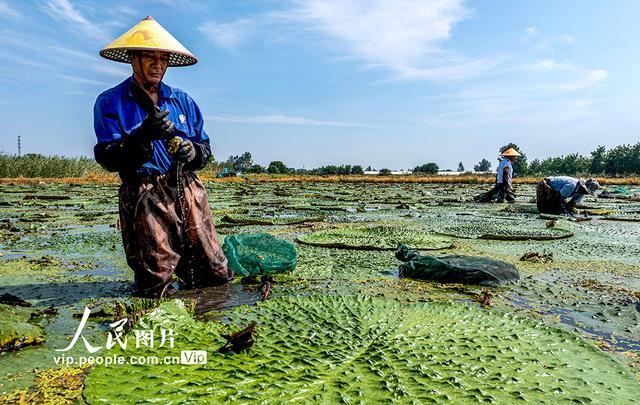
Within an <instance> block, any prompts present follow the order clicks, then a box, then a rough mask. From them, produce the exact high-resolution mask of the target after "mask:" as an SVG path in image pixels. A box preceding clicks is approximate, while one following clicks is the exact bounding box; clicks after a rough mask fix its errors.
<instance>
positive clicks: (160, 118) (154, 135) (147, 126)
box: [122, 107, 174, 166]
mask: <svg viewBox="0 0 640 405" xmlns="http://www.w3.org/2000/svg"><path fill="white" fill-rule="evenodd" d="M168 114H169V110H164V111H160V110H159V109H158V108H157V107H156V111H154V112H153V113H151V114H149V115H147V117H146V118H145V119H144V121H142V123H141V124H140V126H139V127H138V128H136V129H134V130H133V131H131V133H130V134H129V136H126V137H125V138H124V141H123V144H122V146H123V149H124V150H125V154H126V156H128V159H130V162H129V163H131V164H133V165H134V166H139V165H140V164H142V163H145V162H147V161H149V160H150V159H151V156H152V155H153V143H152V142H151V141H153V140H156V139H164V138H167V137H169V136H171V135H172V134H173V128H174V125H173V122H171V121H170V120H169V119H167V115H168Z"/></svg>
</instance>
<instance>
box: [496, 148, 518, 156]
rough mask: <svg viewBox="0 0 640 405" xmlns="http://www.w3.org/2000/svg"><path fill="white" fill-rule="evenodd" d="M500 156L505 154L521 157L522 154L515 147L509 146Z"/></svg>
mask: <svg viewBox="0 0 640 405" xmlns="http://www.w3.org/2000/svg"><path fill="white" fill-rule="evenodd" d="M500 156H504V157H519V156H522V155H521V154H520V153H518V151H517V150H515V149H513V148H509V149H507V150H505V151H504V152H502V153H501V154H500Z"/></svg>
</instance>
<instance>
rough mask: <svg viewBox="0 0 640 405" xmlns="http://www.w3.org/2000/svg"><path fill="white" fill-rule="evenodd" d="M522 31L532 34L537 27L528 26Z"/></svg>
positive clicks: (535, 32) (534, 33)
mask: <svg viewBox="0 0 640 405" xmlns="http://www.w3.org/2000/svg"><path fill="white" fill-rule="evenodd" d="M524 31H525V32H526V33H527V35H532V36H533V35H536V34H537V33H538V29H537V28H536V27H529V28H527V29H525V30H524Z"/></svg>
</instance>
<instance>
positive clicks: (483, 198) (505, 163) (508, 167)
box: [474, 148, 522, 203]
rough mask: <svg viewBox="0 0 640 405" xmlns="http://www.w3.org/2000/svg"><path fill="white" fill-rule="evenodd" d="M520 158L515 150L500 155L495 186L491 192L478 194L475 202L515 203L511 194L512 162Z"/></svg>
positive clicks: (508, 150) (513, 195)
mask: <svg viewBox="0 0 640 405" xmlns="http://www.w3.org/2000/svg"><path fill="white" fill-rule="evenodd" d="M519 156H522V155H521V154H520V153H518V151H517V150H515V149H513V148H509V149H507V150H505V151H504V152H502V153H501V154H500V163H499V164H498V172H497V174H496V184H495V185H494V186H493V188H492V189H491V190H489V191H488V192H486V193H484V194H480V195H478V196H476V197H475V198H474V200H475V201H476V202H480V203H488V202H493V201H494V200H495V201H496V202H498V203H502V202H504V201H505V200H507V202H509V203H513V202H515V201H516V198H515V194H514V193H513V164H512V163H513V162H514V161H515V160H516V158H517V157H519Z"/></svg>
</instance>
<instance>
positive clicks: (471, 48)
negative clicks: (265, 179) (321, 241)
mask: <svg viewBox="0 0 640 405" xmlns="http://www.w3.org/2000/svg"><path fill="white" fill-rule="evenodd" d="M105 4H108V6H105ZM147 15H152V16H153V17H154V18H155V19H156V20H158V22H159V23H160V24H162V25H163V26H164V27H165V28H166V29H167V30H169V31H170V32H171V33H172V34H173V35H174V36H175V37H176V38H177V39H178V40H180V41H181V42H182V43H183V44H184V45H185V46H186V47H187V48H188V49H189V50H191V52H193V53H194V54H195V55H196V56H197V57H198V58H199V63H198V64H197V65H195V66H192V67H186V68H174V69H169V71H168V73H167V75H166V76H165V82H166V83H168V84H170V85H172V86H176V87H179V88H182V89H184V90H186V91H187V92H189V93H190V94H191V96H192V97H193V98H194V99H195V100H196V102H198V104H199V105H200V108H201V110H202V111H203V113H204V114H205V117H206V128H207V131H208V133H209V135H210V137H211V139H212V148H213V150H214V155H215V156H216V158H218V159H226V158H227V157H228V156H229V155H230V154H240V153H242V152H244V151H250V152H251V153H252V155H253V157H254V160H255V161H257V162H258V163H261V164H268V163H269V162H270V161H271V160H283V161H284V162H285V163H286V164H287V165H289V166H293V167H303V166H305V167H307V168H309V167H317V166H319V165H323V164H342V163H345V164H361V165H364V166H367V165H372V166H373V167H374V168H382V167H388V168H392V169H402V168H412V167H414V166H416V165H417V164H422V163H426V162H430V161H434V162H436V163H438V164H439V165H440V166H441V167H442V168H455V167H457V163H458V162H459V161H463V162H464V164H465V166H466V167H467V168H468V169H470V168H471V167H472V166H473V164H475V163H477V162H478V161H479V160H480V159H482V158H487V159H489V160H491V161H495V158H496V156H497V149H498V147H499V146H501V145H503V144H506V143H508V142H515V143H517V144H519V145H520V146H521V148H522V149H523V150H524V151H525V152H526V153H527V155H528V156H529V157H530V159H531V158H536V157H546V156H552V155H561V154H567V153H572V152H581V153H588V152H589V151H590V150H592V149H594V148H595V147H596V146H597V145H598V144H603V145H605V146H608V147H611V146H615V145H618V144H622V143H635V142H638V128H639V125H638V124H640V114H639V113H638V111H637V110H638V106H639V101H640V78H639V77H640V52H638V45H637V39H638V38H640V24H638V23H637V16H638V15H640V2H638V1H634V0H628V1H622V0H617V1H614V2H604V1H595V0H591V1H585V0H582V1H579V0H574V1H562V2H558V1H543V0H531V1H525V0H522V1H503V0H484V1H462V0H422V1H419V0H386V1H380V0H343V1H338V0H334V1H329V0H306V1H297V0H290V1H288V0H286V1H271V0H254V1H251V0H248V1H234V0H226V1H204V0H202V1H196V0H153V1H146V0H145V1H120V0H118V1H109V2H106V1H89V0H42V1H18V0H0V33H1V38H2V40H1V41H0V88H1V89H2V90H1V91H2V96H1V97H0V122H2V126H1V130H0V134H1V135H2V136H1V138H0V151H4V152H6V153H16V136H17V135H18V134H20V135H22V138H23V152H24V153H28V152H35V153H44V154H60V155H71V156H79V155H86V156H90V155H91V154H92V148H93V145H94V143H95V135H94V133H93V122H92V108H93V103H94V101H95V97H96V96H97V95H98V94H99V93H101V92H102V91H103V90H105V89H107V88H109V87H112V86H114V85H116V84H118V83H119V82H120V81H122V80H124V78H126V77H127V76H128V75H129V74H130V67H129V66H127V65H125V64H119V63H116V62H111V61H107V60H104V59H102V58H100V57H99V56H97V54H98V51H99V50H100V49H101V48H102V47H103V46H104V45H106V44H107V43H108V42H110V41H111V40H113V39H115V38H116V37H118V36H119V35H121V34H122V33H124V32H125V31H126V30H128V29H129V28H130V27H131V26H133V25H134V24H136V23H137V22H138V21H139V20H141V19H142V18H144V17H145V16H147ZM494 166H495V165H494Z"/></svg>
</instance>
